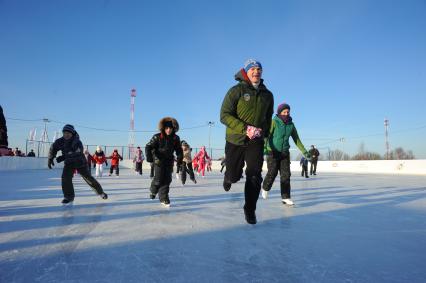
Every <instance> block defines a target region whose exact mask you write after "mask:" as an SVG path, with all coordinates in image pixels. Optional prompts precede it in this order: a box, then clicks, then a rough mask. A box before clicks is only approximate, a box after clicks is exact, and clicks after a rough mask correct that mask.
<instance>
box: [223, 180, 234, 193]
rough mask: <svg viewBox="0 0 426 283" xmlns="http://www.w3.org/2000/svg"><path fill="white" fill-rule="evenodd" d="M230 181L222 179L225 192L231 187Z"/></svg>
mask: <svg viewBox="0 0 426 283" xmlns="http://www.w3.org/2000/svg"><path fill="white" fill-rule="evenodd" d="M231 185H232V183H229V182H227V181H226V180H223V189H224V190H225V192H228V191H229V190H230V189H231Z"/></svg>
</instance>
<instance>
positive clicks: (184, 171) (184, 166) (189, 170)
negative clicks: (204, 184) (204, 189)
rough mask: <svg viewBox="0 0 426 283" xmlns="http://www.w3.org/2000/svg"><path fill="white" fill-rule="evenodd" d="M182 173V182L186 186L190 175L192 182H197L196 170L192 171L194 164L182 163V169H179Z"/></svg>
mask: <svg viewBox="0 0 426 283" xmlns="http://www.w3.org/2000/svg"><path fill="white" fill-rule="evenodd" d="M177 173H180V180H181V181H182V184H184V185H185V182H186V174H187V173H188V174H189V178H190V179H191V181H195V175H194V169H192V162H189V163H186V162H182V167H181V168H178V172H177Z"/></svg>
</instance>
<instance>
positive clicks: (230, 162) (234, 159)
mask: <svg viewBox="0 0 426 283" xmlns="http://www.w3.org/2000/svg"><path fill="white" fill-rule="evenodd" d="M225 154H226V170H225V177H224V182H227V183H236V182H238V181H239V180H240V179H241V177H242V175H243V167H244V163H245V164H246V183H245V186H244V195H245V204H244V209H245V210H246V211H249V212H254V211H255V210H256V203H257V200H258V198H259V193H260V189H261V184H262V165H263V139H261V138H258V139H253V140H250V141H249V142H248V144H247V145H235V144H232V143H229V142H226V146H225Z"/></svg>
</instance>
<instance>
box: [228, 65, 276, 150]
mask: <svg viewBox="0 0 426 283" xmlns="http://www.w3.org/2000/svg"><path fill="white" fill-rule="evenodd" d="M235 80H237V81H238V84H236V85H235V86H233V87H232V88H231V89H230V90H229V91H228V93H227V94H226V96H225V98H224V99H223V103H222V108H221V109H220V121H221V122H222V124H224V125H225V126H226V141H228V142H230V143H232V144H235V145H244V144H246V143H247V142H248V138H246V137H247V136H246V127H247V126H248V125H251V126H254V127H256V128H261V129H262V133H263V135H264V137H267V136H268V134H269V128H270V125H271V119H272V114H273V112H274V110H273V108H274V97H273V95H272V93H271V92H270V91H269V90H268V89H267V88H266V86H265V85H264V84H263V80H262V81H261V83H260V85H259V87H258V89H257V90H256V89H255V88H254V87H253V86H252V84H251V83H250V82H249V79H248V77H247V75H246V73H245V71H244V69H242V70H240V71H239V72H238V73H237V74H236V75H235Z"/></svg>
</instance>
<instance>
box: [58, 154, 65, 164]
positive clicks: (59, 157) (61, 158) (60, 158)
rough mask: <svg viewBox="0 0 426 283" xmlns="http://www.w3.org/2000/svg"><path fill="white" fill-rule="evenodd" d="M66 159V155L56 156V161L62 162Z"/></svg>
mask: <svg viewBox="0 0 426 283" xmlns="http://www.w3.org/2000/svg"><path fill="white" fill-rule="evenodd" d="M64 160H65V157H64V156H63V155H61V156H58V157H56V162H58V163H61V162H62V161H64Z"/></svg>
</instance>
